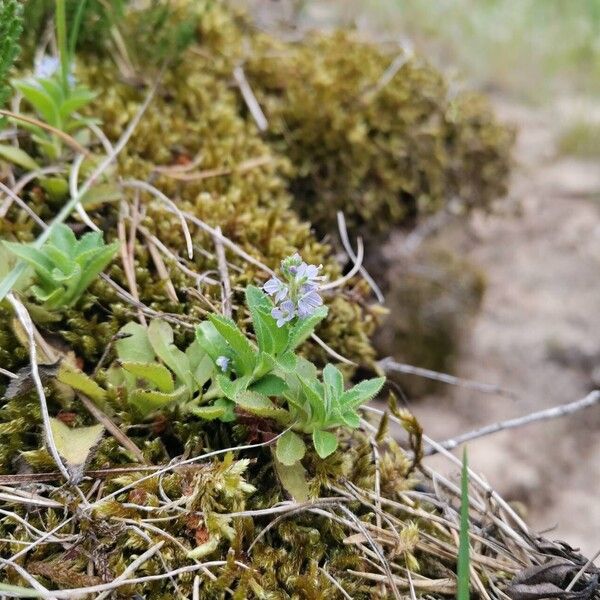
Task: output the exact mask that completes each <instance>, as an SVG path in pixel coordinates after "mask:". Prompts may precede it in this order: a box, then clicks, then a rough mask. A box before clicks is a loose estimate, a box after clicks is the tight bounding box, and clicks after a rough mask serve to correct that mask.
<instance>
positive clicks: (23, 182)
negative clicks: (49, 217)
mask: <svg viewBox="0 0 600 600" xmlns="http://www.w3.org/2000/svg"><path fill="white" fill-rule="evenodd" d="M62 170H63V169H62V168H60V167H54V166H50V167H44V168H43V169H38V170H37V171H29V172H28V173H26V174H25V175H23V177H21V179H19V180H18V181H17V182H16V183H15V185H14V186H13V188H12V191H13V192H14V193H15V194H17V195H18V194H19V193H20V192H21V190H23V189H25V187H26V186H27V184H29V183H31V182H32V181H33V180H34V179H37V178H38V177H40V176H42V175H50V174H52V173H60V172H61V171H62ZM13 200H14V198H13V197H11V196H9V197H8V198H7V199H6V200H5V201H4V203H3V204H2V206H0V219H3V218H4V217H5V216H6V213H7V212H8V209H9V208H10V206H11V204H12V202H13ZM36 216H37V215H36ZM45 225H46V224H45V223H44V226H45Z"/></svg>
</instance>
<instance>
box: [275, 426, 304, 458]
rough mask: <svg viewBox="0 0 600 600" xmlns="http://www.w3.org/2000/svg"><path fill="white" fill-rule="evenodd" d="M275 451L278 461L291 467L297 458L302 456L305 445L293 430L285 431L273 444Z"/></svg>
mask: <svg viewBox="0 0 600 600" xmlns="http://www.w3.org/2000/svg"><path fill="white" fill-rule="evenodd" d="M275 453H276V455H277V459H278V460H279V462H280V463H282V464H284V465H286V466H287V467H291V466H292V465H293V464H295V463H297V462H298V461H299V460H302V458H304V454H305V453H306V445H305V444H304V440H303V439H302V438H301V437H300V436H299V435H298V434H297V433H294V432H293V431H286V432H285V433H284V434H283V435H282V436H281V437H280V438H279V439H278V440H277V445H276V446H275Z"/></svg>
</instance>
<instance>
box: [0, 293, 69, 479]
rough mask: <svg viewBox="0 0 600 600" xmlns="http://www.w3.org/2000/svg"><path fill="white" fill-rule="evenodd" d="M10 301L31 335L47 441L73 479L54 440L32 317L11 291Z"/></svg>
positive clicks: (33, 368) (58, 463) (33, 369)
mask: <svg viewBox="0 0 600 600" xmlns="http://www.w3.org/2000/svg"><path fill="white" fill-rule="evenodd" d="M7 299H8V301H9V302H10V303H11V304H12V306H13V308H14V309H15V313H16V314H17V318H18V319H19V321H20V323H21V325H22V326H23V328H24V329H25V331H26V332H27V336H28V337H29V362H30V363H31V377H32V378H33V381H34V383H35V387H36V390H37V393H38V398H39V400H40V408H41V413H42V421H43V424H44V434H45V437H46V443H47V445H48V449H49V450H50V454H51V455H52V458H53V459H54V462H55V463H56V466H57V467H58V470H59V471H60V472H61V473H62V475H63V477H64V478H65V479H66V480H67V481H71V475H70V473H69V471H68V469H67V467H65V465H64V464H63V462H62V460H61V458H60V455H59V453H58V449H57V448H56V443H55V442H54V436H53V435H52V428H51V427H50V413H49V412H48V404H47V403H46V394H45V392H44V385H43V384H42V380H41V379H40V373H39V371H38V364H37V349H36V343H35V334H34V330H33V322H32V321H31V317H30V316H29V313H28V312H27V309H26V308H25V306H23V304H22V303H21V302H20V301H19V300H17V298H16V297H15V296H14V295H13V294H12V293H9V294H8V295H7Z"/></svg>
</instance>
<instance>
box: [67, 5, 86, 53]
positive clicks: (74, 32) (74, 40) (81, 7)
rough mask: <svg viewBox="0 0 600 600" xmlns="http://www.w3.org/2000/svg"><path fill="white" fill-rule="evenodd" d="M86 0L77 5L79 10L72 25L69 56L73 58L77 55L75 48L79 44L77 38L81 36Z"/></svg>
mask: <svg viewBox="0 0 600 600" xmlns="http://www.w3.org/2000/svg"><path fill="white" fill-rule="evenodd" d="M85 5H86V0H80V1H79V4H78V5H77V12H76V13H75V18H74V19H73V24H72V25H71V35H70V36H69V58H70V60H73V58H74V57H75V48H76V46H77V38H78V36H79V29H80V27H81V21H82V19H83V13H84V12H85Z"/></svg>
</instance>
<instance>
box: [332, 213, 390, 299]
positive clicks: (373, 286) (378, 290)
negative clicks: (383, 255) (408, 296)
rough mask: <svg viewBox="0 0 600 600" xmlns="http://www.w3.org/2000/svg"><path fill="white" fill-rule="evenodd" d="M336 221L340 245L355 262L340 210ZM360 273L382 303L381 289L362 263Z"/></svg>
mask: <svg viewBox="0 0 600 600" xmlns="http://www.w3.org/2000/svg"><path fill="white" fill-rule="evenodd" d="M337 222H338V231H339V232H340V240H341V242H342V246H344V250H345V251H346V254H348V256H349V257H350V260H352V261H353V262H355V263H356V262H358V258H357V256H356V253H355V252H354V249H353V248H352V244H351V243H350V238H349V237H348V229H347V228H346V218H345V217H344V213H343V212H342V211H341V210H340V211H338V213H337ZM360 274H361V275H362V276H363V279H364V280H365V281H366V282H367V283H368V284H369V287H370V288H371V289H372V290H373V293H374V294H375V296H376V298H377V301H378V302H379V303H380V304H383V303H384V302H385V297H384V295H383V292H382V291H381V288H380V287H379V286H378V285H377V283H376V282H375V280H374V279H373V278H372V277H371V275H369V272H368V271H367V269H365V267H363V266H362V265H361V267H360Z"/></svg>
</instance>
